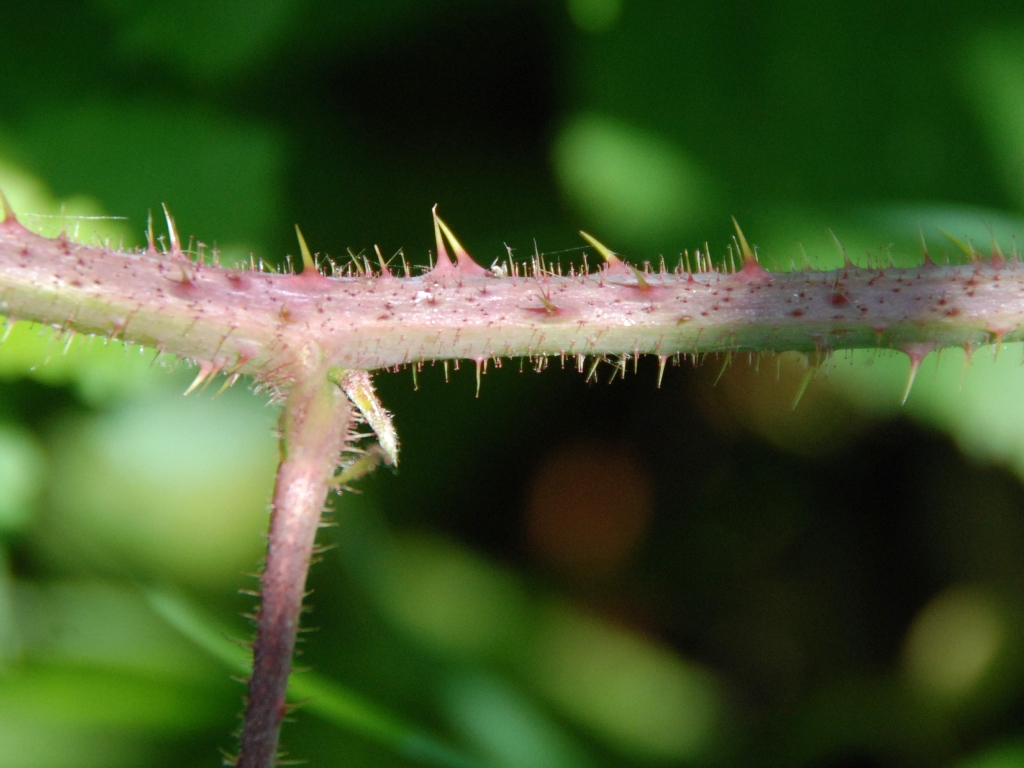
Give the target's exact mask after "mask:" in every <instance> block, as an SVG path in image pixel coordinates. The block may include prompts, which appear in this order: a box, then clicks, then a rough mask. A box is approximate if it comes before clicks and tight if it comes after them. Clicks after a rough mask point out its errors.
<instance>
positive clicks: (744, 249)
mask: <svg viewBox="0 0 1024 768" xmlns="http://www.w3.org/2000/svg"><path fill="white" fill-rule="evenodd" d="M732 225H733V226H734V227H735V228H736V237H737V238H738V239H739V241H740V252H741V253H742V254H743V261H745V262H747V263H749V262H754V263H757V258H756V257H755V256H754V251H753V249H751V247H750V246H749V245H748V244H747V238H745V237H744V236H743V230H742V229H740V223H739V222H738V221H736V217H735V216H733V217H732Z"/></svg>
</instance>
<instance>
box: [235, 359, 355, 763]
mask: <svg viewBox="0 0 1024 768" xmlns="http://www.w3.org/2000/svg"><path fill="white" fill-rule="evenodd" d="M350 416H351V408H350V404H349V402H348V400H347V398H346V397H345V395H344V393H342V392H341V390H340V389H339V388H338V387H337V386H335V385H334V384H331V383H330V382H328V381H327V378H326V376H325V375H324V374H323V373H322V372H319V373H314V374H312V375H311V377H310V379H309V380H308V381H307V382H306V383H304V384H299V385H297V386H296V387H295V389H294V390H293V391H292V393H291V394H290V396H289V398H288V401H287V403H286V405H285V408H284V411H283V412H282V415H281V441H282V457H281V464H280V466H279V467H278V470H277V482H276V485H275V488H274V500H273V510H272V512H271V518H270V539H269V542H268V546H267V563H266V568H265V569H264V571H263V575H262V581H263V589H262V602H261V605H260V610H259V618H258V623H257V631H256V644H255V646H254V650H253V670H252V677H251V678H250V680H249V696H248V702H247V704H246V709H245V722H244V725H243V727H242V740H241V752H240V754H239V757H238V762H237V766H238V768H271V766H273V765H275V763H276V762H277V753H278V737H279V734H280V729H281V721H282V719H283V718H284V716H285V714H286V712H287V705H286V702H285V694H286V691H287V687H288V675H289V673H290V672H291V663H292V654H293V652H294V650H295V637H296V632H297V631H298V624H299V614H300V613H301V611H302V599H303V596H304V594H305V585H306V573H307V572H308V570H309V562H310V558H311V556H312V553H313V543H314V539H315V538H316V531H317V528H318V527H319V524H320V514H321V512H322V510H323V508H324V503H325V501H326V499H327V493H328V488H329V483H330V480H331V477H332V475H333V473H334V468H335V467H336V465H337V462H338V457H339V454H340V453H341V451H342V449H343V447H344V444H345V436H346V434H347V433H348V426H349V419H350Z"/></svg>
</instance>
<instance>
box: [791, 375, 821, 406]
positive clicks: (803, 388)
mask: <svg viewBox="0 0 1024 768" xmlns="http://www.w3.org/2000/svg"><path fill="white" fill-rule="evenodd" d="M817 372H818V369H817V368H816V367H814V366H810V367H809V368H808V369H807V373H805V374H804V378H803V381H801V382H800V388H799V389H797V391H796V396H795V397H794V398H793V404H792V405H791V406H790V410H791V411H795V410H796V407H797V406H798V405H800V401H801V400H803V399H804V393H806V392H807V388H808V387H809V386H811V381H812V380H813V379H814V375H815V374H816V373H817Z"/></svg>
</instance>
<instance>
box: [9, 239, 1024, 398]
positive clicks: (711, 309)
mask: <svg viewBox="0 0 1024 768" xmlns="http://www.w3.org/2000/svg"><path fill="white" fill-rule="evenodd" d="M442 263H443V264H444V265H445V267H444V268H440V267H441V264H442ZM0 313H2V314H6V315H7V316H9V317H12V318H15V319H23V320H33V321H37V322H42V323H47V324H50V325H53V326H54V327H57V328H61V329H65V330H73V331H81V332H86V333H95V334H103V335H108V336H113V337H117V338H121V339H124V340H126V341H132V342H136V343H140V344H144V345H147V346H152V347H154V348H156V349H160V350H164V351H167V352H170V353H173V354H177V355H181V356H184V357H188V358H191V359H193V360H196V361H197V362H199V363H200V364H201V365H202V366H203V370H204V371H205V372H206V373H208V374H213V373H216V372H219V371H224V372H225V373H232V374H233V373H242V374H250V375H252V376H255V377H257V378H259V379H262V380H265V381H269V382H270V383H271V384H273V385H276V386H279V387H281V388H285V389H286V388H287V387H288V386H290V385H291V383H292V382H294V381H296V380H297V375H298V374H297V373H296V372H297V371H301V370H305V369H306V368H307V367H308V365H309V364H310V363H309V360H308V359H307V357H308V354H309V350H310V348H311V347H315V348H317V349H319V350H323V351H324V352H325V353H326V354H327V355H328V362H329V364H330V365H333V366H337V367H339V368H343V369H347V370H351V369H362V370H374V369H379V368H388V367H394V366H397V365H402V364H407V363H417V362H420V361H424V360H444V359H454V358H468V359H471V360H475V361H477V363H478V364H479V363H484V362H486V361H487V360H488V359H490V358H494V357H509V356H547V355H566V356H572V355H575V356H585V355H635V354H656V355H661V356H670V355H675V354H680V353H682V354H701V353H708V352H711V353H714V352H740V351H754V352H759V351H763V352H767V351H786V350H796V351H804V352H816V353H818V354H821V353H827V352H829V351H830V350H832V349H853V348H890V349H899V350H903V351H906V352H908V354H910V355H911V357H919V356H921V355H922V354H923V353H925V352H927V351H929V350H932V349H939V348H942V347H948V346H961V347H962V346H969V347H972V348H973V347H977V346H979V345H981V344H986V343H992V342H997V341H1019V340H1021V339H1022V338H1024V331H1022V325H1021V324H1022V323H1024V267H1022V265H1021V263H1020V262H1018V261H1016V260H1011V261H1008V262H1007V261H1003V260H1002V259H993V260H992V261H975V262H974V263H970V264H964V265H959V266H936V265H934V264H931V263H929V262H925V263H924V264H922V265H921V266H919V267H912V268H899V269H898V268H890V269H886V270H884V271H883V270H880V269H861V268H857V267H854V266H852V265H850V266H848V267H847V268H844V269H840V270H833V271H829V272H817V271H806V272H792V273H769V272H765V271H764V270H762V269H760V268H759V267H758V268H754V269H750V268H744V269H743V270H741V271H738V272H733V273H729V272H725V273H723V272H701V273H697V274H688V273H685V272H682V273H680V272H674V273H658V272H655V273H649V274H644V273H642V272H636V271H631V270H630V269H627V268H626V267H624V266H623V265H622V264H621V262H619V263H618V264H616V265H614V266H609V267H603V268H602V269H601V270H599V271H597V272H594V273H590V274H584V275H573V276H560V275H557V274H552V273H550V272H549V271H546V270H544V269H543V268H542V266H541V265H540V264H535V265H534V266H533V267H532V268H531V267H529V266H528V267H527V268H526V270H525V272H524V274H520V275H517V274H515V273H514V272H513V273H512V274H509V275H508V276H496V275H493V274H491V273H485V272H484V271H483V270H480V268H479V267H477V271H469V270H464V269H463V268H462V267H457V266H453V265H452V264H451V263H450V262H447V261H445V262H440V261H439V262H438V266H437V267H435V268H434V269H433V270H431V271H430V272H428V273H427V274H424V275H421V276H413V277H401V278H399V277H394V276H391V275H389V274H384V275H372V274H368V273H364V274H357V275H356V276H352V277H341V278H327V277H324V276H322V275H320V274H319V273H318V272H315V271H313V270H307V271H305V272H303V273H302V274H300V275H290V274H268V273H262V272H253V271H250V270H239V269H229V268H221V267H213V266H207V265H203V264H199V263H196V262H193V261H190V260H189V258H188V257H187V255H185V254H182V253H181V252H180V251H172V252H171V253H169V254H160V253H157V252H155V251H148V252H146V253H143V254H139V253H119V252H114V251H109V250H104V249H102V248H96V247H88V246H83V245H78V244H75V243H73V242H70V241H68V240H66V239H56V240H51V239H46V238H42V237H39V236H37V235H34V234H32V233H30V232H28V231H27V230H25V229H24V228H22V227H21V226H20V225H18V224H17V223H16V222H14V223H13V224H11V223H8V222H4V223H2V224H0ZM580 364H581V365H582V362H581V363H580Z"/></svg>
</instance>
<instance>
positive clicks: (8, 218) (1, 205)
mask: <svg viewBox="0 0 1024 768" xmlns="http://www.w3.org/2000/svg"><path fill="white" fill-rule="evenodd" d="M0 211H3V214H4V220H3V222H2V223H4V224H6V225H7V226H9V227H13V226H14V225H15V224H20V222H19V221H18V217H17V216H15V215H14V209H13V208H12V207H11V201H10V200H8V199H7V195H5V194H4V191H3V190H2V189H0Z"/></svg>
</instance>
